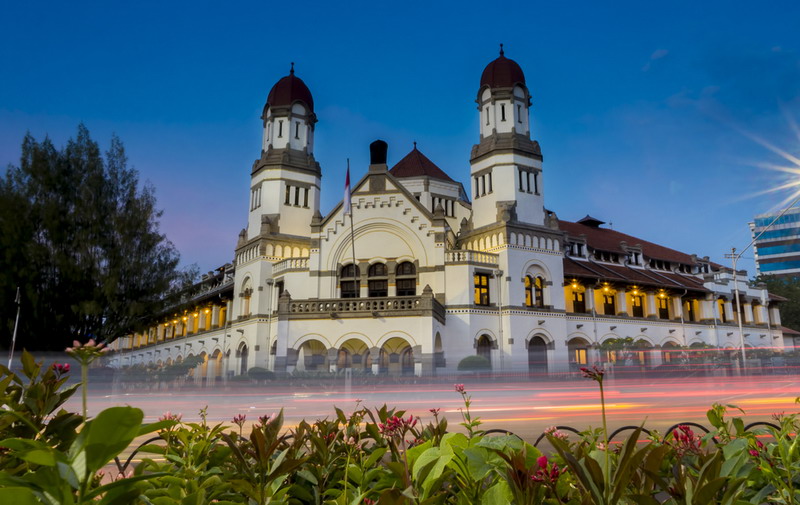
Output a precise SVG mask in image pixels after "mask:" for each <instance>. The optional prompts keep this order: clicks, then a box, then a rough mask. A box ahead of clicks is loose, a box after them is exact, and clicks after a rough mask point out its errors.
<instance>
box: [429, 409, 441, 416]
mask: <svg viewBox="0 0 800 505" xmlns="http://www.w3.org/2000/svg"><path fill="white" fill-rule="evenodd" d="M440 410H442V409H429V410H428V412H430V413H431V414H433V416H434V417H436V416H438V415H439V411H440Z"/></svg>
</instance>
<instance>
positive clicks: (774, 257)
mask: <svg viewBox="0 0 800 505" xmlns="http://www.w3.org/2000/svg"><path fill="white" fill-rule="evenodd" d="M780 213H781V211H777V212H773V213H769V214H761V215H758V216H756V217H755V219H754V220H753V222H752V223H750V231H751V233H752V234H753V238H754V239H755V244H754V245H753V250H754V252H755V259H756V273H757V274H758V275H781V276H792V277H794V276H800V208H792V209H789V210H788V211H787V212H786V213H785V214H784V215H782V216H781V217H780V218H778V219H777V220H775V218H776V217H777V216H778V215H780ZM773 221H775V222H774V223H773ZM770 224H771V226H770ZM765 230H766V231H765ZM762 232H763V233H762Z"/></svg>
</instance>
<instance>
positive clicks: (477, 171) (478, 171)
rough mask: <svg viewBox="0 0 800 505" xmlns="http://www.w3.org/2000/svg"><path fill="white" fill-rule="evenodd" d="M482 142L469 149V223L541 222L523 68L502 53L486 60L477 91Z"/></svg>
mask: <svg viewBox="0 0 800 505" xmlns="http://www.w3.org/2000/svg"><path fill="white" fill-rule="evenodd" d="M476 102H477V103H478V113H479V115H480V116H479V117H480V143H478V144H477V145H475V146H473V147H472V155H471V157H470V166H471V169H470V173H471V175H472V183H471V186H472V199H473V205H472V209H473V218H472V219H473V227H474V228H476V229H477V228H480V227H482V226H487V225H491V224H494V223H496V222H498V221H505V222H508V221H513V222H520V223H526V224H533V225H539V226H542V225H544V224H545V223H544V220H545V212H544V199H543V196H542V195H543V191H542V176H541V175H542V153H541V151H540V149H539V144H538V143H537V142H535V141H532V140H531V129H530V120H529V114H528V109H529V107H530V103H531V98H530V93H529V92H528V87H527V86H526V85H525V74H523V72H522V68H520V66H519V65H518V64H517V62H515V61H514V60H511V59H509V58H506V57H505V53H504V51H503V45H502V44H501V45H500V57H499V58H497V59H496V60H494V61H492V62H491V63H489V64H488V65H487V66H486V68H485V69H484V70H483V74H481V83H480V87H479V89H478V98H477V100H476Z"/></svg>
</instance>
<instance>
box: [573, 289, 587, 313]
mask: <svg viewBox="0 0 800 505" xmlns="http://www.w3.org/2000/svg"><path fill="white" fill-rule="evenodd" d="M572 311H573V312H586V299H585V298H584V294H583V292H581V291H573V292H572Z"/></svg>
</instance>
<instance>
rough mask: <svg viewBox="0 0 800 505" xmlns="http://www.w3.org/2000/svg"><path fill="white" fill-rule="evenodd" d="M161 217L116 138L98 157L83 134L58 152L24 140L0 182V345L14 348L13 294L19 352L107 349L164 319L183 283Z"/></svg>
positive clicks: (147, 187)
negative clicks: (99, 345)
mask: <svg viewBox="0 0 800 505" xmlns="http://www.w3.org/2000/svg"><path fill="white" fill-rule="evenodd" d="M160 216H161V212H160V211H159V210H158V209H157V208H156V199H155V194H154V189H153V187H152V186H151V185H149V184H145V185H140V183H139V176H138V172H137V171H136V170H135V169H133V168H129V167H128V165H127V157H126V155H125V149H124V147H123V145H122V142H121V141H120V140H119V138H117V137H116V136H114V137H112V139H111V144H110V147H109V149H108V151H107V152H106V153H105V155H103V154H101V151H100V148H99V147H98V144H97V143H96V142H95V141H93V140H92V139H91V137H90V135H89V131H88V130H87V129H86V127H85V126H84V125H79V126H78V131H77V136H76V138H74V139H70V140H69V142H68V143H67V145H66V147H64V148H62V149H60V150H59V149H56V147H55V146H53V143H52V142H51V141H50V140H49V139H47V138H45V139H44V140H43V141H41V142H39V141H37V140H36V139H34V138H33V137H32V136H31V135H30V134H28V135H26V136H25V138H24V140H23V142H22V154H21V157H20V164H19V166H16V167H14V166H11V167H9V168H8V170H7V172H6V175H5V178H4V179H3V180H2V181H0V296H2V298H1V299H0V339H2V340H0V342H2V344H3V345H6V346H7V345H8V344H9V343H10V339H11V333H12V329H13V325H14V318H15V316H16V310H17V306H16V304H14V298H15V293H16V289H17V287H18V286H19V287H20V289H21V291H22V293H21V294H22V296H21V308H22V314H21V317H20V327H19V332H18V335H17V342H18V344H17V345H18V346H22V347H25V348H28V349H43V350H63V349H64V348H65V347H67V345H69V343H70V342H72V340H73V339H75V338H78V339H85V338H87V337H88V336H93V337H95V338H97V339H101V340H109V341H110V340H113V339H115V338H117V337H119V336H121V335H124V334H126V333H127V332H129V331H131V330H132V329H134V328H136V327H137V324H141V323H142V322H143V318H144V317H145V316H147V315H148V314H153V313H154V312H157V311H158V310H160V308H161V307H162V306H163V303H164V302H165V294H166V293H169V292H170V291H172V290H174V289H175V288H176V287H177V286H179V285H180V284H181V282H182V281H185V280H186V279H185V274H184V273H182V272H181V271H179V270H178V261H179V255H178V252H177V250H176V249H175V247H174V246H173V245H172V244H171V243H170V242H169V241H168V240H167V239H166V237H165V236H164V235H163V234H162V233H161V232H160V231H159V224H158V220H159V218H160Z"/></svg>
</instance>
